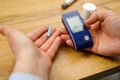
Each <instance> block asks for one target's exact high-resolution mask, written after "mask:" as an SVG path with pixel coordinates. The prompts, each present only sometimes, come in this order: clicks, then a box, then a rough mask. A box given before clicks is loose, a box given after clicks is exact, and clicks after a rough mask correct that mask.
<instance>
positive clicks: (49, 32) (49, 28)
mask: <svg viewBox="0 0 120 80" xmlns="http://www.w3.org/2000/svg"><path fill="white" fill-rule="evenodd" d="M51 30H52V28H51V27H50V26H49V27H48V32H47V36H48V37H50V34H51Z"/></svg>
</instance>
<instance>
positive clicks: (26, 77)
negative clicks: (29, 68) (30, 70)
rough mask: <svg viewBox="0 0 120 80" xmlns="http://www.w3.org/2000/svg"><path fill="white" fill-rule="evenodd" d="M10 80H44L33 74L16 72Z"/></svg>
mask: <svg viewBox="0 0 120 80" xmlns="http://www.w3.org/2000/svg"><path fill="white" fill-rule="evenodd" d="M9 80H42V79H41V78H39V77H37V76H34V75H31V74H27V73H22V72H14V73H12V74H11V75H10V77H9Z"/></svg>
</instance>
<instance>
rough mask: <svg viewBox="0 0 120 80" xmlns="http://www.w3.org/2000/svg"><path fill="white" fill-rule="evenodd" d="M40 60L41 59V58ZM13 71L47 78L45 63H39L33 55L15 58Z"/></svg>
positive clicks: (45, 79)
mask: <svg viewBox="0 0 120 80" xmlns="http://www.w3.org/2000/svg"><path fill="white" fill-rule="evenodd" d="M41 62H42V60H41ZM13 72H23V73H27V74H32V75H35V76H38V77H41V78H43V79H44V80H47V79H48V73H49V71H48V69H47V67H46V65H45V64H44V65H43V63H40V62H39V60H37V58H33V57H31V58H30V57H27V58H24V57H21V58H19V59H16V62H15V67H14V70H13Z"/></svg>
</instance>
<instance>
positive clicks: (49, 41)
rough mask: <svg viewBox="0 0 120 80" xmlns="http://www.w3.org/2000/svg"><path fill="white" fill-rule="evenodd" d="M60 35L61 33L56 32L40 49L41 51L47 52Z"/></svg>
mask: <svg viewBox="0 0 120 80" xmlns="http://www.w3.org/2000/svg"><path fill="white" fill-rule="evenodd" d="M59 35H60V31H58V30H57V31H55V32H54V34H53V35H52V36H51V37H50V38H49V39H48V40H47V41H46V42H45V43H44V44H43V45H42V46H41V47H40V49H42V50H44V51H47V50H48V49H49V47H50V46H51V44H52V43H53V41H54V40H55V38H56V37H57V36H59Z"/></svg>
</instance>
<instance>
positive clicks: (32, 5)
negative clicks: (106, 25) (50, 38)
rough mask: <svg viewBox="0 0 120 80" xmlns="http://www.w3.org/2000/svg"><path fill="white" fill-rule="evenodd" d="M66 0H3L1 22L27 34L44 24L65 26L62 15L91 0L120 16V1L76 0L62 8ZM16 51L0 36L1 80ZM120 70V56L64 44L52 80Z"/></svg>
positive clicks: (93, 77) (92, 78) (85, 79)
mask: <svg viewBox="0 0 120 80" xmlns="http://www.w3.org/2000/svg"><path fill="white" fill-rule="evenodd" d="M63 2H64V0H0V25H9V26H10V27H13V28H15V29H18V30H20V31H22V32H23V33H25V34H27V33H29V32H30V31H32V30H33V29H35V28H37V27H39V26H42V25H51V26H53V27H55V28H57V29H60V28H62V27H64V26H63V24H62V22H61V14H62V13H64V12H68V11H72V10H79V12H80V13H81V14H82V4H83V3H85V2H92V3H94V4H95V5H96V6H97V9H98V10H113V11H114V12H116V13H117V14H118V15H120V0H77V1H76V2H75V3H74V4H73V5H72V6H70V7H69V8H68V9H66V10H63V9H61V4H62V3H63ZM14 60H15V59H14V54H13V53H12V51H11V50H10V48H9V45H8V43H7V40H6V38H5V37H3V36H2V35H0V80H8V77H9V75H10V73H11V71H12V69H13V66H14ZM118 71H120V59H119V58H108V57H103V56H99V55H96V54H94V53H90V52H82V51H79V52H78V51H75V50H74V49H73V48H71V47H68V46H67V45H66V44H64V43H63V44H62V45H61V47H60V49H59V51H58V53H57V55H56V56H55V58H54V60H53V67H52V69H51V72H50V75H49V80H78V79H81V80H97V79H99V78H102V77H104V76H107V75H110V74H112V73H115V72H118Z"/></svg>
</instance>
